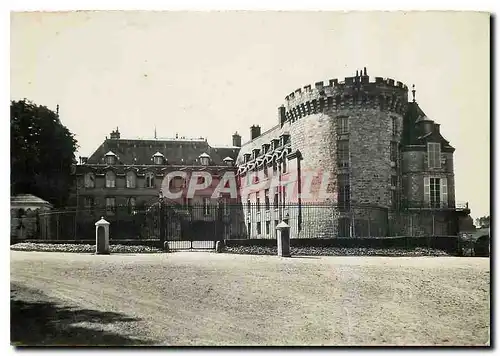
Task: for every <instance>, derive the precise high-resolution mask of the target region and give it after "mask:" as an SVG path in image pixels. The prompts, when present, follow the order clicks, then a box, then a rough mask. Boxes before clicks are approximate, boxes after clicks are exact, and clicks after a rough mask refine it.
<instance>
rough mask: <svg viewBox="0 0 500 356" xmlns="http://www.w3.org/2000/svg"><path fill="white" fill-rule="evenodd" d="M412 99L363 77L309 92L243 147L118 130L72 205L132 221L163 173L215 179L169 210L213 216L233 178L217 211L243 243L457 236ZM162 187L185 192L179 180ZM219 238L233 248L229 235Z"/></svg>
mask: <svg viewBox="0 0 500 356" xmlns="http://www.w3.org/2000/svg"><path fill="white" fill-rule="evenodd" d="M412 93H413V98H412V100H411V101H408V87H407V86H406V85H404V84H403V83H401V82H399V81H395V80H393V79H385V78H381V77H375V78H370V77H369V76H368V75H367V72H366V68H365V69H364V70H362V71H359V72H357V73H356V75H355V76H353V77H347V78H345V79H344V80H338V79H331V80H329V81H328V82H322V81H320V82H317V83H315V84H313V85H306V86H305V87H303V88H299V89H297V90H295V91H294V92H292V93H290V94H289V95H287V96H286V97H285V101H284V104H283V105H282V106H280V107H279V108H278V118H277V123H276V125H275V126H274V127H272V128H270V129H269V130H266V131H265V132H263V133H262V132H261V128H260V126H258V125H253V126H252V127H251V137H250V141H248V142H246V143H244V144H243V145H242V144H241V136H240V135H239V134H238V133H235V134H234V135H233V145H232V146H230V147H212V146H210V145H209V144H208V142H207V141H206V140H205V139H185V138H178V137H177V138H175V139H168V140H167V139H165V140H163V139H149V140H139V139H136V140H132V139H122V138H120V132H119V131H118V128H117V129H116V131H113V132H112V133H111V136H110V137H109V138H106V139H105V140H104V142H103V143H102V144H101V145H100V146H99V148H98V149H97V150H96V151H95V152H94V153H93V154H92V155H91V156H90V157H88V158H84V157H82V158H81V161H80V164H78V165H77V166H76V170H75V176H76V185H75V187H74V189H73V192H72V198H73V204H74V205H78V206H79V207H80V208H82V209H87V210H88V209H92V208H93V207H106V210H107V213H109V215H110V216H112V215H113V211H114V208H115V207H116V206H119V205H120V206H128V207H129V208H130V211H132V210H134V207H136V206H138V205H141V206H148V205H151V204H153V203H154V202H157V200H158V195H159V191H160V190H161V185H162V181H163V180H164V177H165V176H166V174H167V173H168V172H171V171H179V170H181V171H186V172H187V173H188V176H189V175H190V174H192V173H193V172H199V171H206V172H210V174H211V175H212V176H213V177H214V180H213V184H212V186H211V188H208V189H207V190H206V194H204V192H203V191H201V192H198V193H197V195H196V196H195V197H194V198H193V199H187V198H185V197H184V195H183V197H181V198H179V199H178V200H176V201H171V202H170V201H167V203H170V204H172V205H176V204H180V205H184V206H189V205H190V204H196V203H202V204H204V205H206V206H207V212H206V214H205V215H207V216H209V215H210V213H209V212H208V209H209V206H210V204H211V203H212V204H213V203H214V202H213V201H212V200H211V199H210V195H211V193H212V192H213V187H214V186H215V185H217V184H218V178H220V177H222V175H223V174H224V172H227V171H234V172H235V173H236V175H237V177H238V178H239V179H240V181H241V183H242V184H241V186H240V189H241V190H240V195H239V197H238V198H237V199H235V200H234V199H233V200H231V199H230V198H229V197H224V198H223V201H224V204H228V203H232V204H237V205H239V206H240V207H241V210H242V214H239V215H238V217H237V218H236V217H233V219H232V220H233V222H232V223H231V224H234V225H233V230H238V231H240V232H241V231H244V236H245V237H249V238H258V237H273V236H274V235H275V227H276V225H277V224H278V223H279V221H281V220H285V222H287V223H288V224H289V225H290V226H291V237H292V238H300V237H338V236H352V237H353V236H387V235H430V234H435V235H451V234H457V233H458V229H459V222H460V218H461V217H465V216H467V214H468V213H469V211H468V209H467V208H465V209H463V208H462V207H460V206H457V204H456V202H455V184H454V173H453V153H454V151H455V149H454V148H453V147H452V146H451V145H450V143H449V142H448V141H447V140H446V139H445V138H444V137H443V136H442V135H441V133H440V129H439V124H438V123H436V122H434V121H433V120H431V119H430V118H428V117H427V116H426V115H425V113H424V112H423V111H422V109H421V108H420V107H419V105H418V103H417V102H416V100H415V90H412ZM308 174H310V175H312V176H315V178H314V179H313V180H312V181H311V183H310V185H311V187H312V189H311V192H310V195H309V196H308V197H307V198H305V197H304V196H303V194H302V192H301V191H300V190H301V189H303V188H298V187H302V186H303V185H304V182H303V181H302V180H304V179H305V176H306V175H308ZM273 179H275V180H276V179H278V180H279V182H280V184H282V185H283V186H284V188H283V189H279V188H277V187H275V186H273V184H272V183H271V182H272V180H273ZM323 180H324V182H323V183H325V184H324V188H325V190H324V191H323V193H322V194H321V191H320V190H321V188H320V186H321V184H320V181H323ZM255 181H258V183H259V184H257V185H255V186H254V189H251V190H248V189H246V188H247V186H248V184H250V183H255ZM168 184H169V186H170V187H171V188H172V190H173V191H175V190H176V189H177V190H183V189H185V188H186V187H185V184H186V183H185V181H184V180H182V179H178V180H173V181H172V182H169V183H168ZM297 189H298V190H299V191H297ZM255 205H257V207H256V206H255ZM207 219H208V217H207ZM236 220H238V221H236ZM225 236H226V237H231V236H233V234H232V233H231V228H229V229H228V231H226V232H225ZM241 236H242V235H241V234H237V237H239V238H241Z"/></svg>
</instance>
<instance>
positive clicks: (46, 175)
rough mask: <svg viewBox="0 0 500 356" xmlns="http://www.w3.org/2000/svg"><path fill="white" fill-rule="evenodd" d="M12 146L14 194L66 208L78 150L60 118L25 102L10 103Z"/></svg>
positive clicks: (45, 108) (12, 183)
mask: <svg viewBox="0 0 500 356" xmlns="http://www.w3.org/2000/svg"><path fill="white" fill-rule="evenodd" d="M10 142H11V143H10V144H11V146H10V159H11V162H10V167H11V194H34V195H36V196H39V197H40V198H42V199H45V200H47V201H49V202H50V203H52V204H54V205H55V206H56V207H61V206H63V205H64V204H65V203H66V201H67V199H68V196H69V189H70V186H71V183H72V180H71V169H72V168H71V167H72V165H73V164H75V163H76V160H75V151H76V149H77V147H78V146H77V142H76V140H75V138H74V135H73V134H72V133H71V132H70V131H69V130H68V129H67V128H66V127H65V126H64V125H63V124H61V121H60V120H59V116H58V115H57V114H56V113H55V112H53V111H52V110H50V109H48V108H47V107H45V106H38V105H35V104H34V103H32V102H30V101H27V100H26V99H25V100H20V101H11V105H10Z"/></svg>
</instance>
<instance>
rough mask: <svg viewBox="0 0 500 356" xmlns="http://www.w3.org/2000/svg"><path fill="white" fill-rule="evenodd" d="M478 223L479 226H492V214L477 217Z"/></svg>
mask: <svg viewBox="0 0 500 356" xmlns="http://www.w3.org/2000/svg"><path fill="white" fill-rule="evenodd" d="M476 225H477V226H478V227H490V216H489V215H488V216H483V217H480V218H477V219H476Z"/></svg>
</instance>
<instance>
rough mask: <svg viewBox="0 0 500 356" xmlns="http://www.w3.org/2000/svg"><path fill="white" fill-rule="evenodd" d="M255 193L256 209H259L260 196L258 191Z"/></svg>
mask: <svg viewBox="0 0 500 356" xmlns="http://www.w3.org/2000/svg"><path fill="white" fill-rule="evenodd" d="M256 194H257V203H256V204H257V210H260V197H259V192H257V193H256Z"/></svg>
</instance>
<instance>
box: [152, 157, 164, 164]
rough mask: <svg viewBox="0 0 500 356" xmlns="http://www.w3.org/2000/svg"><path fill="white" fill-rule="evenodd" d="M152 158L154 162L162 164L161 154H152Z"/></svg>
mask: <svg viewBox="0 0 500 356" xmlns="http://www.w3.org/2000/svg"><path fill="white" fill-rule="evenodd" d="M153 159H154V164H162V163H163V156H160V155H158V156H154V157H153Z"/></svg>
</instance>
